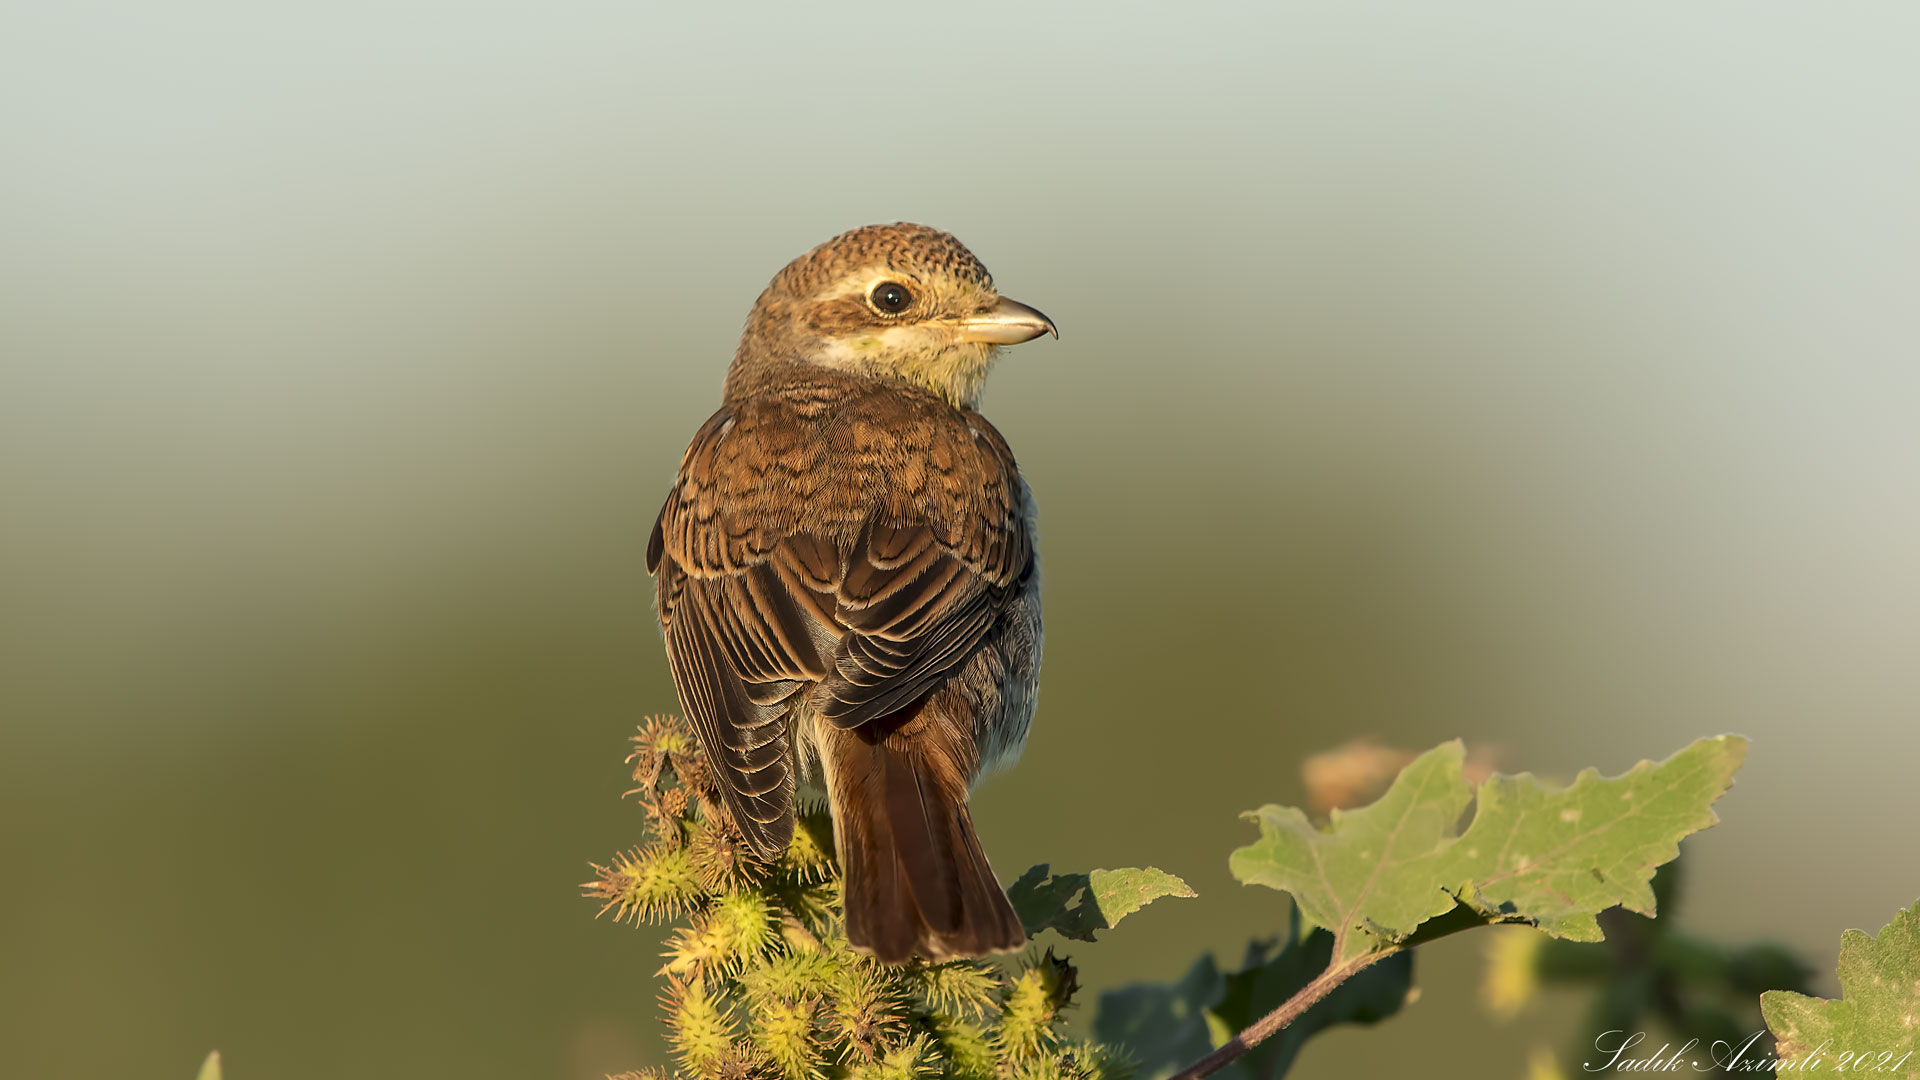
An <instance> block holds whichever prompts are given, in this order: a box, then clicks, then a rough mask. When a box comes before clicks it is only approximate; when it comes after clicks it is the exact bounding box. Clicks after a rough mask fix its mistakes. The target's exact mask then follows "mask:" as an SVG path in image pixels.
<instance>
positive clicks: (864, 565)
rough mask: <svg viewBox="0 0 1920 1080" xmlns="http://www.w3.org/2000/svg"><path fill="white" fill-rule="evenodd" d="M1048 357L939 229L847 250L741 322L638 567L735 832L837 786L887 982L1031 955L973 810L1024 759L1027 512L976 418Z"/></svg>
mask: <svg viewBox="0 0 1920 1080" xmlns="http://www.w3.org/2000/svg"><path fill="white" fill-rule="evenodd" d="M1045 333H1051V334H1054V336H1056V337H1058V336H1059V334H1058V331H1056V330H1055V329H1054V326H1053V323H1052V322H1051V321H1050V320H1049V319H1048V318H1047V317H1046V316H1045V315H1042V314H1041V313H1040V312H1038V311H1035V310H1034V309H1032V308H1030V307H1027V306H1026V305H1024V304H1019V303H1015V302H1014V301H1012V300H1008V299H1006V298H1004V297H1002V296H1001V295H1000V294H999V293H998V292H996V291H995V290H994V287H993V279H992V277H990V276H989V275H988V274H987V268H986V267H984V266H982V265H981V264H980V260H978V259H976V258H974V256H973V253H972V252H970V251H968V250H967V249H966V248H965V247H963V246H962V245H961V244H960V242H959V241H958V240H955V239H954V238H953V237H952V236H949V235H948V234H946V233H944V232H941V231H939V230H938V229H931V228H927V227H926V226H924V225H909V224H896V225H873V226H868V227H866V228H861V229H855V230H853V231H852V232H849V233H844V234H842V235H840V236H837V237H834V238H833V239H832V240H829V241H827V242H826V243H824V244H821V245H820V246H819V247H817V248H814V249H813V250H812V251H809V252H807V253H806V254H805V255H802V256H800V257H799V258H798V259H795V260H794V261H793V262H792V263H789V264H788V265H787V267H786V269H784V270H782V271H780V273H778V274H777V275H775V276H774V279H773V281H772V283H771V284H769V285H768V286H767V289H766V291H765V292H763V293H761V294H760V299H759V301H758V302H757V303H755V304H754V306H753V312H752V314H751V315H749V316H748V317H747V326H746V331H745V333H744V334H742V335H741V339H740V347H739V349H738V350H737V351H736V352H735V353H734V357H733V364H732V366H731V367H729V368H728V370H727V378H726V384H725V386H724V388H723V392H722V404H721V406H720V411H719V412H716V413H714V414H713V416H712V417H711V418H710V419H709V420H708V421H707V422H706V424H705V425H703V426H702V427H701V428H700V431H699V432H698V433H697V434H696V435H694V437H693V442H692V444H691V445H690V446H688V447H687V452H686V456H685V457H684V458H682V459H681V462H680V473H679V476H678V478H677V479H676V480H675V482H674V485H673V490H672V491H671V492H670V493H669V494H668V495H667V502H666V505H665V506H664V507H662V508H661V510H660V519H659V521H658V523H656V524H655V525H654V528H653V537H652V540H651V541H650V542H649V544H648V546H647V568H648V570H649V571H651V572H652V573H653V574H654V575H655V576H656V594H655V595H656V602H657V604H658V607H659V615H660V626H661V628H662V630H663V631H664V632H665V634H666V640H667V657H668V660H669V661H670V663H671V666H672V668H673V681H674V686H675V688H676V689H677V690H678V691H679V694H680V704H681V707H682V709H683V710H684V711H685V713H686V715H687V717H688V719H689V720H690V721H691V722H692V725H693V728H694V730H695V731H696V732H698V734H699V738H700V743H701V745H702V747H704V749H705V750H706V754H707V758H708V760H709V761H711V762H712V763H713V766H714V771H715V773H716V774H717V777H718V780H719V786H720V791H721V795H722V798H723V801H724V802H725V804H726V806H727V809H728V810H729V811H730V812H731V814H732V816H733V819H734V821H735V822H736V823H737V824H738V825H739V828H740V832H741V833H742V834H743V835H744V836H745V838H746V840H747V842H748V843H749V844H750V845H751V846H752V847H753V849H754V850H755V851H756V852H757V853H759V854H760V855H761V856H762V857H764V858H773V857H775V856H777V855H778V854H779V853H780V852H781V851H783V850H785V848H786V846H787V844H788V842H789V841H790V840H791V839H792V837H793V815H794V795H795V782H796V779H805V780H806V781H807V782H808V784H809V785H810V786H813V787H817V788H819V789H822V790H824V792H825V795H826V798H827V801H828V803H829V806H830V807H831V810H832V813H833V824H834V839H835V846H836V847H837V849H838V852H839V856H840V865H841V868H842V871H843V874H844V876H845V885H846V888H845V894H846V933H847V940H848V941H849V942H851V943H852V944H853V945H854V946H855V947H856V948H859V949H862V950H865V951H868V952H871V953H872V954H873V955H874V956H876V957H878V958H880V959H881V960H884V961H887V962H890V963H894V962H900V961H904V960H906V959H907V958H908V957H910V956H912V955H914V954H918V955H920V956H923V957H926V958H928V959H930V960H943V959H947V958H950V957H956V956H978V955H983V954H986V953H992V952H1002V951H1007V950H1011V949H1018V948H1020V947H1021V946H1022V945H1023V944H1025V942H1026V933H1025V931H1024V930H1023V929H1022V927H1021V925H1020V919H1019V918H1018V916H1016V915H1015V914H1014V911H1013V906H1012V905H1011V904H1010V903H1008V901H1007V894H1006V893H1005V892H1004V891H1003V890H1002V889H1001V888H1000V885H999V882H998V881H997V880H996V879H995V877H994V874H993V869H992V867H990V866H988V865H987V857H986V854H985V853H984V852H983V851H981V850H980V841H979V838H978V837H976V836H975V835H974V830H973V820H972V818H971V816H970V815H969V814H968V812H967V793H968V791H969V789H970V788H971V787H972V785H973V783H974V781H976V780H978V779H979V778H980V776H981V775H982V774H983V773H985V772H987V771H989V770H992V769H995V768H998V767H1003V766H1006V765H1009V764H1011V763H1012V762H1013V761H1014V759H1015V758H1017V757H1018V756H1019V754H1020V750H1021V747H1022V746H1023V745H1024V744H1025V742H1026V737H1027V727H1028V724H1029V722H1030V721H1031V719H1032V717H1033V706H1034V696H1035V693H1036V690H1037V687H1038V678H1039V668H1040V640H1041V634H1040V575H1039V563H1038V560H1037V558H1036V555H1035V550H1034V525H1033V515H1034V505H1033V497H1032V495H1031V494H1030V493H1029V492H1028V491H1027V485H1026V483H1025V482H1024V481H1022V480H1021V478H1020V472H1019V470H1018V469H1017V468H1016V467H1015V466H1014V461H1013V453H1012V452H1011V451H1010V450H1008V449H1007V444H1006V441H1005V440H1004V439H1002V438H1001V437H1000V433H999V432H998V431H995V430H994V428H993V425H992V424H989V423H987V421H986V419H985V418H984V417H982V416H981V415H980V414H979V413H978V412H977V411H975V407H974V406H975V402H976V400H977V399H978V397H979V394H980V386H981V383H982V381H983V380H984V379H985V378H986V375H987V369H988V368H990V367H991V366H992V364H993V361H994V358H995V356H996V355H997V354H998V353H999V351H1000V346H1003V345H1015V344H1018V343H1020V342H1023V341H1029V340H1032V339H1033V338H1036V337H1039V336H1040V335H1041V334H1045Z"/></svg>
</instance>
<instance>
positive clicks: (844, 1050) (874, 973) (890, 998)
mask: <svg viewBox="0 0 1920 1080" xmlns="http://www.w3.org/2000/svg"><path fill="white" fill-rule="evenodd" d="M906 1024H907V1001H906V993H905V992H904V989H903V988H902V987H901V986H900V984H899V983H898V982H897V980H896V977H895V976H894V973H893V972H892V971H890V970H888V969H886V968H884V967H882V966H881V965H880V964H878V963H876V962H875V961H873V960H871V959H869V958H867V957H864V956H857V955H853V954H846V956H845V960H844V962H843V963H842V965H841V967H840V970H839V973H838V976H837V977H836V978H834V979H833V981H832V982H831V983H830V984H829V985H828V988H827V1009H826V1016H825V1018H824V1023H823V1026H824V1027H825V1028H826V1031H827V1034H828V1037H829V1039H830V1040H831V1041H832V1042H833V1043H834V1044H836V1045H838V1046H839V1047H840V1048H841V1053H840V1057H841V1060H843V1061H846V1060H858V1059H864V1060H869V1061H871V1060H876V1059H878V1058H879V1057H880V1056H882V1055H884V1054H885V1053H887V1052H888V1050H889V1049H890V1048H892V1047H893V1046H895V1045H896V1044H897V1043H898V1042H899V1040H900V1038H901V1037H902V1036H903V1035H904V1034H905V1031H906Z"/></svg>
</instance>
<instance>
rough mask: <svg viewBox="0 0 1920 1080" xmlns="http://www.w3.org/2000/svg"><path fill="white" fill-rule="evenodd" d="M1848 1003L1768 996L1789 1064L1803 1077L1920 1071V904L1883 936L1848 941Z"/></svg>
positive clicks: (1766, 1011)
mask: <svg viewBox="0 0 1920 1080" xmlns="http://www.w3.org/2000/svg"><path fill="white" fill-rule="evenodd" d="M1839 974H1840V1000H1839V1001H1831V1000H1828V999H1826V998H1816V997H1808V996H1806V995H1805V994H1796V993H1794V992H1792V991H1790V990H1769V991H1767V992H1766V993H1764V994H1761V995H1760V1013H1761V1015H1762V1016H1765V1017H1766V1018H1767V1027H1769V1028H1771V1029H1772V1030H1773V1036H1774V1038H1775V1039H1776V1040H1777V1041H1778V1046H1777V1048H1776V1050H1775V1053H1776V1054H1777V1055H1778V1056H1779V1058H1780V1060H1781V1061H1783V1062H1784V1061H1795V1062H1796V1063H1798V1068H1799V1071H1801V1072H1856V1071H1857V1072H1879V1073H1882V1074H1891V1075H1895V1076H1908V1075H1911V1074H1910V1073H1909V1072H1908V1070H1911V1069H1914V1068H1916V1067H1920V903H1916V904H1915V905H1914V906H1913V907H1910V908H1907V909H1906V910H1904V911H1901V912H1899V913H1898V914H1896V915H1894V917H1893V921H1892V922H1891V923H1888V924H1887V925H1886V926H1883V927H1881V928H1880V934H1879V936H1878V937H1873V936H1869V935H1868V934H1867V933H1866V932H1865V931H1861V930H1849V931H1847V932H1846V933H1845V934H1843V935H1841V937H1840V970H1839Z"/></svg>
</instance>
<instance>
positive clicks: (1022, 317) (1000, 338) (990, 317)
mask: <svg viewBox="0 0 1920 1080" xmlns="http://www.w3.org/2000/svg"><path fill="white" fill-rule="evenodd" d="M959 327H960V340H961V341H977V342H980V343H982V344H986V345H1018V344H1020V343H1021V342H1023V341H1032V340H1033V339H1034V338H1037V337H1039V336H1040V335H1041V334H1052V335H1053V336H1054V337H1056V338H1057V337H1059V336H1060V331H1059V330H1057V329H1055V328H1054V325H1053V320H1052V319H1049V318H1047V317H1046V316H1045V315H1042V314H1041V313H1040V312H1038V311H1035V310H1034V309H1032V308H1030V307H1028V306H1027V305H1025V304H1023V303H1021V302H1019V301H1018V300H1009V299H1007V298H1006V297H1004V296H1003V297H1001V298H1000V300H999V302H998V303H996V304H994V305H993V306H992V307H991V308H988V309H987V310H985V311H983V312H981V313H979V314H978V315H970V316H968V317H967V318H964V319H961V320H960V322H959Z"/></svg>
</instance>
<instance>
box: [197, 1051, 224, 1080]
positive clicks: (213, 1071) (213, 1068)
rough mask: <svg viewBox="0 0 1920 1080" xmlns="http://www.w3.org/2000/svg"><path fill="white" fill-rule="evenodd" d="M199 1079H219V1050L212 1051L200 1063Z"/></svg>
mask: <svg viewBox="0 0 1920 1080" xmlns="http://www.w3.org/2000/svg"><path fill="white" fill-rule="evenodd" d="M199 1080H220V1051H218V1050H215V1051H213V1052H212V1053H210V1054H208V1055H207V1060H206V1061H204V1062H201V1063H200V1076H199Z"/></svg>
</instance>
